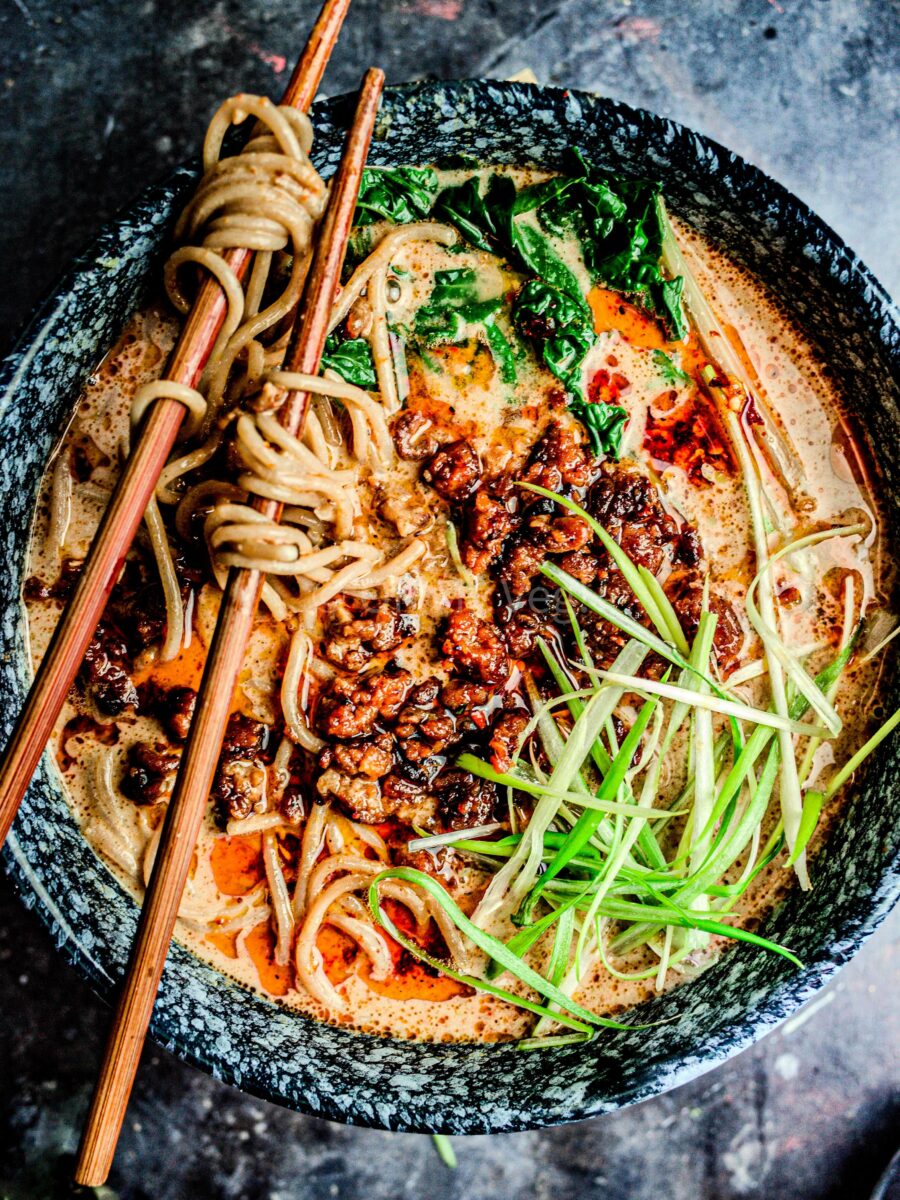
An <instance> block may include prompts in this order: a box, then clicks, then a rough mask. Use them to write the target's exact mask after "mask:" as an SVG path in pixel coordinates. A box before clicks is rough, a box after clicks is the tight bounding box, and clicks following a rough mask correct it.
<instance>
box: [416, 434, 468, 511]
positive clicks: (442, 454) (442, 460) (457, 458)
mask: <svg viewBox="0 0 900 1200" xmlns="http://www.w3.org/2000/svg"><path fill="white" fill-rule="evenodd" d="M422 478H423V479H424V480H425V482H426V483H430V484H431V486H432V487H433V488H434V490H435V491H436V492H437V494H438V495H439V496H443V498H444V499H445V500H447V501H449V502H450V503H451V504H461V503H462V502H463V500H467V499H468V498H469V496H471V495H472V493H473V492H474V491H475V489H476V488H477V487H478V485H479V483H481V460H480V459H479V457H478V452H477V451H476V449H475V447H474V446H472V445H471V443H470V442H466V441H463V440H460V441H458V442H451V443H450V444H449V445H448V446H442V447H441V449H440V450H438V452H437V454H435V455H434V456H433V457H432V459H431V461H430V462H429V463H428V465H427V466H426V467H425V469H424V470H423V472H422Z"/></svg>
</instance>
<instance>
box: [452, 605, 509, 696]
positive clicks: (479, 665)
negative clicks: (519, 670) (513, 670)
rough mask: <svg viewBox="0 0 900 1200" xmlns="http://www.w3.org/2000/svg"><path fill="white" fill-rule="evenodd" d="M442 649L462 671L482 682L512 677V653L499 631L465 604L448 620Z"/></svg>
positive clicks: (499, 681) (493, 682) (498, 683)
mask: <svg viewBox="0 0 900 1200" xmlns="http://www.w3.org/2000/svg"><path fill="white" fill-rule="evenodd" d="M443 651H444V653H445V654H446V655H447V657H448V658H449V659H450V660H451V662H452V663H453V665H454V666H455V667H456V669H457V670H458V671H459V672H460V673H461V674H463V675H468V676H470V677H471V678H473V679H475V680H477V681H478V682H480V683H485V684H489V685H492V686H494V687H501V686H502V685H503V684H504V683H506V681H507V679H508V678H509V672H510V662H509V654H508V653H507V651H506V647H505V646H504V644H503V641H502V639H501V637H500V634H499V633H498V632H497V630H496V629H495V628H494V626H493V625H492V624H491V623H490V622H489V621H484V620H482V618H481V617H476V616H475V614H474V613H472V612H470V611H469V609H468V608H466V607H465V606H463V607H461V608H457V609H454V610H453V612H451V614H450V616H449V618H448V620H447V631H446V635H445V638H444V642H443Z"/></svg>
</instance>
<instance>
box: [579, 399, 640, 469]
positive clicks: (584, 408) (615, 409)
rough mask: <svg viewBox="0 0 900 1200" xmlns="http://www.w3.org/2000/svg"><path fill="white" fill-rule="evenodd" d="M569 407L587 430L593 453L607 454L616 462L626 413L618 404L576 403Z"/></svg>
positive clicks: (626, 416) (620, 446)
mask: <svg viewBox="0 0 900 1200" xmlns="http://www.w3.org/2000/svg"><path fill="white" fill-rule="evenodd" d="M569 407H570V408H571V410H572V412H573V413H574V414H575V416H576V417H577V418H578V419H579V421H581V423H582V424H583V425H584V427H585V429H586V430H587V432H588V437H589V438H590V440H591V449H592V450H593V451H594V453H595V454H607V455H609V457H610V458H612V459H615V461H616V462H618V461H619V457H620V455H621V451H622V435H623V434H624V432H625V425H626V423H627V421H628V411H627V410H626V409H624V408H621V407H620V406H619V405H618V404H581V403H579V402H578V401H576V402H574V403H573V404H570V405H569Z"/></svg>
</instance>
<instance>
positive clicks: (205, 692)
mask: <svg viewBox="0 0 900 1200" xmlns="http://www.w3.org/2000/svg"><path fill="white" fill-rule="evenodd" d="M383 84H384V75H383V73H382V72H381V71H379V70H377V69H374V68H372V69H370V70H369V71H367V72H366V75H365V77H364V79H363V83H362V87H361V90H360V95H359V101H358V104H357V107H356V113H355V115H354V119H353V126H352V129H351V131H350V134H349V136H348V138H347V143H346V146H345V148H344V154H343V157H342V159H341V165H340V167H339V168H338V171H337V174H336V176H335V178H334V182H333V183H332V188H331V197H330V200H329V205H328V210H327V212H326V215H325V218H324V221H323V224H322V230H321V234H320V237H319V242H318V245H317V247H316V251H315V255H314V257H313V262H312V266H311V268H310V273H309V276H308V278H307V283H306V287H305V289H304V293H303V297H302V299H301V302H300V305H299V307H298V317H297V321H296V323H295V325H294V333H293V336H292V341H291V345H290V347H289V349H288V354H287V358H286V362H285V367H286V369H287V370H290V371H300V372H302V373H304V374H311V375H314V374H316V373H317V372H318V369H319V361H320V359H321V357H322V350H323V348H324V345H325V337H326V334H327V331H328V321H329V318H330V316H331V310H332V307H333V305H334V300H335V296H336V294H337V289H338V284H339V281H340V273H341V267H342V265H343V261H344V252H345V250H346V247H347V239H348V237H349V235H350V228H351V226H352V224H353V213H354V210H355V208H356V197H357V193H358V191H359V184H360V177H361V175H362V169H363V167H364V165H365V161H366V156H367V154H368V150H369V143H370V141H371V139H372V132H373V129H374V127H375V118H376V115H377V112H378V105H379V101H380V98H381V89H382V86H383ZM308 404H309V396H308V395H307V394H306V393H304V392H292V393H290V395H289V396H288V398H287V400H286V401H285V403H284V405H283V406H282V408H281V409H280V411H279V414H278V415H279V420H280V422H281V424H282V425H283V426H284V427H285V428H286V429H288V430H289V431H290V432H291V433H293V434H294V435H295V436H299V434H300V433H301V431H302V427H303V422H304V420H305V417H306V411H307V407H308ZM255 507H256V508H258V509H259V511H260V512H263V513H265V515H266V516H268V517H271V518H272V519H273V520H278V519H279V518H280V516H281V505H280V504H277V503H275V502H273V501H258V502H257V503H256V504H255ZM263 582H264V575H263V574H262V573H261V572H259V571H246V570H238V569H235V568H233V569H232V570H231V571H229V574H228V581H227V584H226V587H225V593H224V595H223V598H222V604H221V607H220V609H219V617H218V622H217V624H216V631H215V634H214V636H213V640H212V644H211V646H210V650H209V655H208V657H207V660H206V667H205V669H204V672H203V680H202V682H201V684H200V693H199V695H198V697H197V707H196V709H195V713H194V718H193V721H192V723H191V730H190V734H189V736H188V740H187V744H186V746H185V749H184V753H183V755H182V759H181V765H180V767H179V771H178V777H177V779H176V782H175V788H174V790H173V792H172V797H171V799H170V801H169V804H168V808H167V810H166V817H165V821H164V823H163V828H162V834H161V837H160V841H159V849H158V850H157V854H156V861H155V863H154V866H153V873H152V875H151V877H150V883H149V886H148V888H147V893H146V896H145V897H144V903H143V906H142V908H141V916H140V921H139V923H138V930H137V936H136V939H135V944H134V948H133V950H132V955H131V961H130V963H129V966H128V972H127V975H126V978H125V984H124V987H123V990H122V994H121V997H120V999H119V1003H118V1005H117V1007H116V1012H115V1016H114V1018H113V1024H112V1029H111V1031H110V1035H109V1040H108V1041H107V1045H106V1053H105V1056H104V1060H103V1065H102V1067H101V1071H100V1076H99V1078H98V1081H97V1087H96V1090H95V1092H94V1096H93V1099H92V1101H91V1108H90V1112H89V1113H88V1119H87V1124H86V1126H85V1129H84V1134H83V1136H82V1141H81V1148H80V1150H79V1155H78V1163H77V1167H76V1171H75V1181H76V1182H77V1183H80V1184H82V1185H85V1186H88V1187H98V1186H99V1185H100V1184H102V1183H103V1182H104V1181H105V1179H106V1177H107V1175H108V1173H109V1168H110V1165H111V1163H112V1159H113V1155H114V1154H115V1148H116V1142H117V1140H118V1137H119V1131H120V1129H121V1127H122V1121H123V1119H124V1116H125V1109H126V1106H127V1104H128V1097H129V1095H130V1092H131V1088H132V1084H133V1083H134V1076H135V1072H136V1070H137V1065H138V1060H139V1058H140V1053H141V1046H142V1045H143V1041H144V1037H145V1034H146V1032H147V1027H148V1025H149V1023H150V1015H151V1013H152V1011H153V1004H154V1000H155V998H156V992H157V989H158V987H159V980H160V976H161V975H162V970H163V965H164V963H165V959H166V954H167V951H168V947H169V942H170V940H171V937H172V930H173V929H174V927H175V920H176V917H177V915H178V907H179V905H180V903H181V896H182V892H183V890H184V885H185V881H186V880H187V875H188V871H189V869H190V864H191V858H192V856H193V853H194V846H195V843H196V841H197V835H198V832H199V829H200V822H201V820H202V818H203V813H204V810H205V808H206V801H207V797H208V795H209V789H210V786H211V784H212V780H213V774H214V773H215V770H216V765H217V763H218V759H219V752H220V750H221V747H222V741H223V738H224V736H225V726H226V724H227V722H228V717H229V714H230V712H231V702H232V697H233V694H234V689H235V686H236V684H237V679H238V674H239V672H240V670H241V667H242V665H243V661H244V652H245V649H246V645H247V639H248V637H249V635H250V631H251V628H252V625H253V619H254V616H255V614H256V607H257V604H258V603H259V595H260V592H261V590H262V585H263Z"/></svg>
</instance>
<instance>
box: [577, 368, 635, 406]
mask: <svg viewBox="0 0 900 1200" xmlns="http://www.w3.org/2000/svg"><path fill="white" fill-rule="evenodd" d="M630 387H631V381H630V380H629V379H628V378H627V377H626V376H625V375H623V374H621V372H619V371H614V372H613V373H612V374H610V373H609V371H607V370H606V369H605V368H603V367H601V368H600V370H599V371H597V372H596V374H595V375H594V377H593V379H591V381H590V383H589V384H588V400H590V402H591V403H592V404H618V403H619V397H620V396H621V394H622V392H627V391H628V389H629V388H630Z"/></svg>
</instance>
